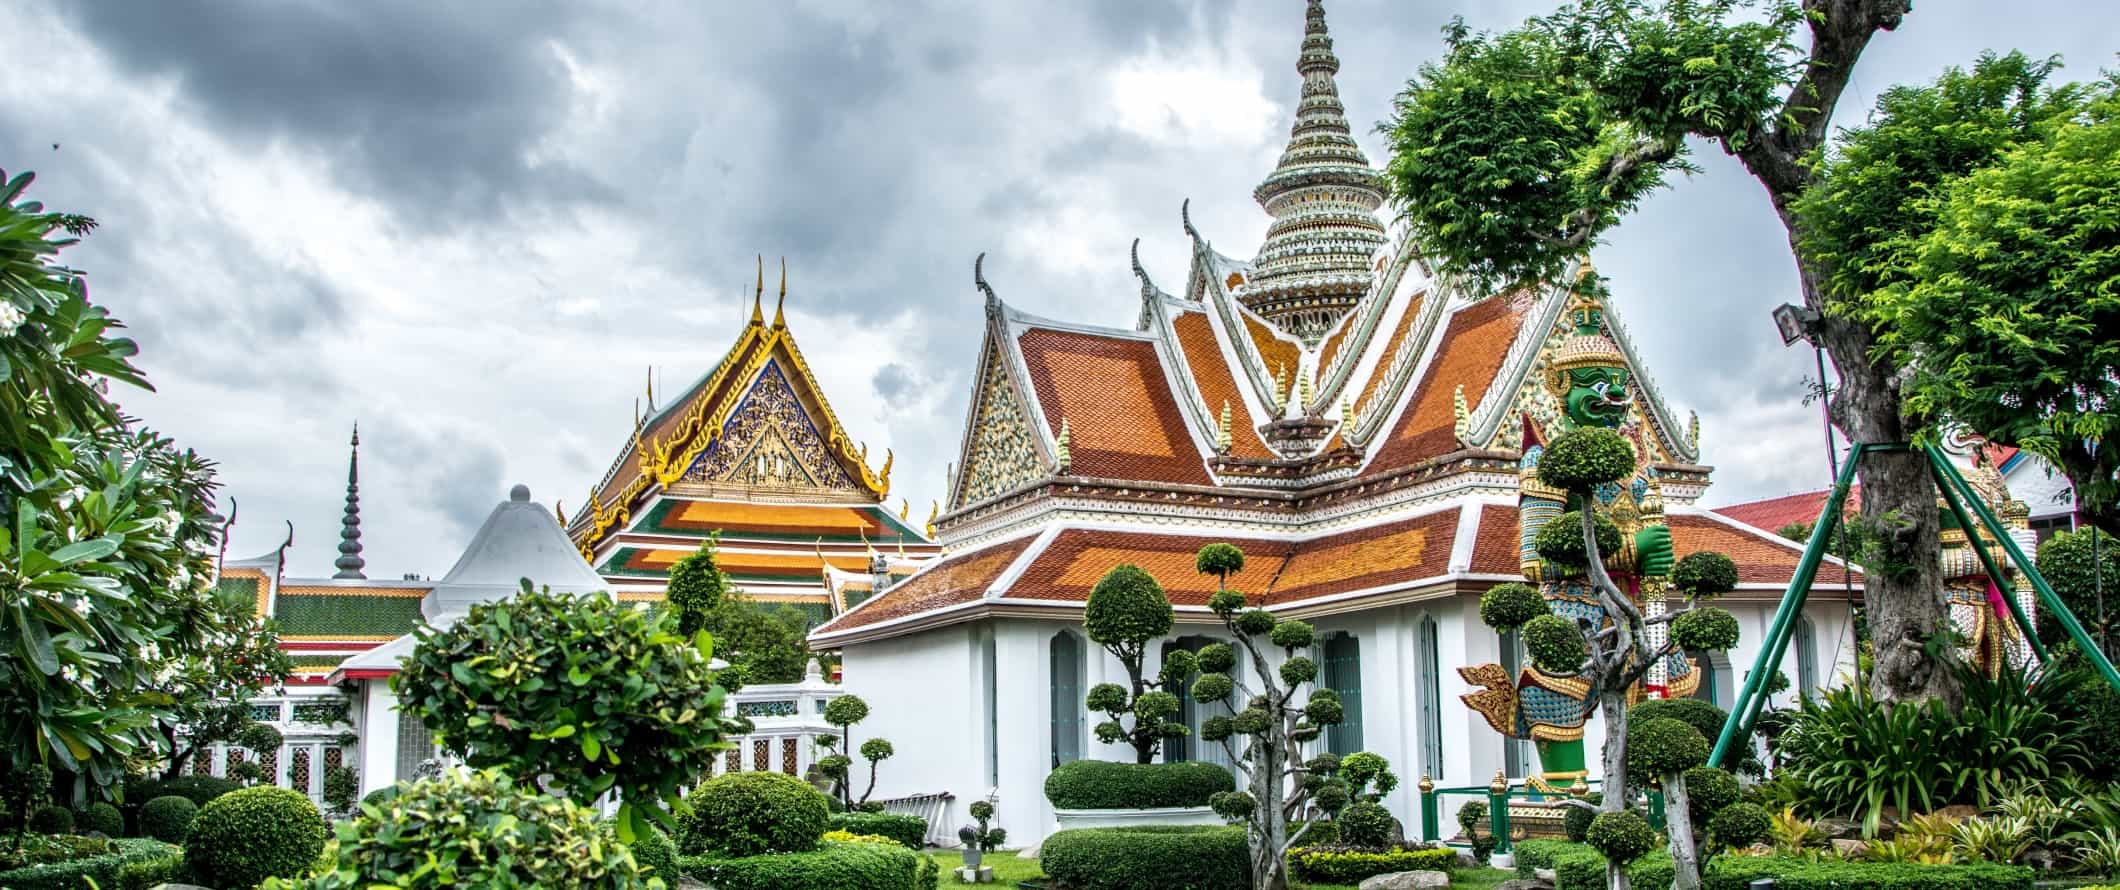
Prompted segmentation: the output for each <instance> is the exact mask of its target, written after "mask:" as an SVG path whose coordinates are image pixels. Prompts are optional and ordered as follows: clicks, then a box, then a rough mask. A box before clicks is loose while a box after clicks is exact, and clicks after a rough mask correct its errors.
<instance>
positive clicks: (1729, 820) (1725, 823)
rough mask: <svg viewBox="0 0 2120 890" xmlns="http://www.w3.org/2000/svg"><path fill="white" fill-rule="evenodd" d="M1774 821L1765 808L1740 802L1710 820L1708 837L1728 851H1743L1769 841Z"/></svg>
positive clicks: (1718, 812)
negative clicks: (1768, 836) (1768, 837)
mask: <svg viewBox="0 0 2120 890" xmlns="http://www.w3.org/2000/svg"><path fill="white" fill-rule="evenodd" d="M1773 830H1774V819H1773V817H1772V816H1769V815H1767V810H1766V808H1765V807H1762V806H1760V805H1759V804H1756V803H1748V802H1745V801H1739V802H1737V803H1733V804H1731V805H1729V806H1726V807H1723V808H1722V809H1721V810H1720V811H1717V812H1716V814H1715V815H1714V817H1712V818H1710V819H1709V820H1708V837H1709V839H1710V840H1712V841H1714V843H1715V845H1716V846H1719V847H1721V848H1723V849H1726V850H1742V849H1744V848H1746V847H1749V846H1752V845H1753V844H1756V843H1759V842H1761V841H1764V840H1766V839H1767V835H1768V834H1769V833H1771V832H1772V831H1773Z"/></svg>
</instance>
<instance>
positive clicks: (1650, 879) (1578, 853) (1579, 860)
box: [1553, 844, 1677, 890]
mask: <svg viewBox="0 0 2120 890" xmlns="http://www.w3.org/2000/svg"><path fill="white" fill-rule="evenodd" d="M1676 873H1677V867H1676V866H1675V865H1673V864H1672V862H1671V854H1670V853H1669V852H1666V851H1664V850H1656V851H1653V852H1651V853H1649V854H1648V855H1646V856H1643V857H1642V858H1640V859H1637V860H1635V861H1634V863H1633V864H1631V865H1629V866H1627V878H1628V880H1630V881H1632V882H1633V885H1634V890H1671V879H1672V878H1673V877H1674V876H1675V875H1676ZM1553 887H1554V890H1605V857H1603V856H1600V855H1598V854H1597V851H1596V850H1593V849H1590V848H1589V847H1587V846H1582V845H1575V844H1570V845H1569V849H1566V850H1562V851H1559V852H1558V853H1556V854H1554V856H1553Z"/></svg>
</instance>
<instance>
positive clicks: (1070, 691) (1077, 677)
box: [1048, 630, 1086, 766]
mask: <svg viewBox="0 0 2120 890" xmlns="http://www.w3.org/2000/svg"><path fill="white" fill-rule="evenodd" d="M1048 649H1049V650H1050V661H1051V674H1050V676H1049V685H1050V686H1051V688H1052V724H1053V765H1054V766H1059V765H1060V764H1063V763H1072V762H1074V761H1077V760H1081V759H1082V725H1083V723H1084V722H1086V717H1085V714H1084V713H1083V711H1084V709H1085V708H1086V705H1084V704H1083V697H1084V695H1085V694H1086V693H1085V692H1084V691H1083V688H1082V640H1081V638H1080V637H1077V636H1075V634H1074V633H1072V632H1070V631H1065V630H1063V631H1061V632H1059V633H1056V634H1053V639H1052V642H1051V643H1049V644H1048Z"/></svg>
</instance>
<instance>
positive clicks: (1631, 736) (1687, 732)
mask: <svg viewBox="0 0 2120 890" xmlns="http://www.w3.org/2000/svg"><path fill="white" fill-rule="evenodd" d="M1707 762H1708V740H1707V739H1705V738H1702V737H1701V734H1700V730H1697V729H1694V728H1693V727H1692V726H1690V725H1688V724H1687V723H1686V721H1684V720H1680V719H1678V718H1676V717H1658V718H1656V719H1654V720H1649V721H1644V722H1643V723H1641V724H1639V725H1636V726H1630V727H1628V730H1627V770H1628V772H1631V773H1634V774H1636V775H1642V776H1669V775H1673V774H1680V773H1684V772H1685V771H1686V770H1689V769H1692V768H1694V767H1697V766H1700V765H1701V764H1704V763H1707Z"/></svg>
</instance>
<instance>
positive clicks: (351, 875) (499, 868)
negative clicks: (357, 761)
mask: <svg viewBox="0 0 2120 890" xmlns="http://www.w3.org/2000/svg"><path fill="white" fill-rule="evenodd" d="M242 793H248V792H242ZM200 817H201V818H202V819H203V818H204V817H205V813H203V812H202V813H201V814H200ZM604 832H605V829H604V828H603V827H602V826H600V825H598V824H597V821H596V814H595V812H594V811H593V810H591V809H589V808H588V807H585V806H582V805H580V804H577V803H575V802H573V801H571V800H567V799H565V798H559V797H553V796H551V795H547V794H540V793H538V792H537V791H536V790H535V789H533V788H530V787H528V786H523V785H517V784H516V783H515V782H514V781H512V780H510V779H509V778H508V776H507V774H505V773H502V772H500V771H499V770H482V771H471V770H462V769H456V770H450V771H448V772H446V773H444V774H442V775H441V776H439V777H436V778H431V779H422V780H420V781H418V782H414V783H412V784H411V785H409V786H407V787H406V788H404V789H403V792H402V793H400V794H398V795H396V796H395V797H392V798H390V799H389V800H387V801H385V802H384V803H382V804H380V805H373V806H364V807H363V808H362V811H361V815H360V816H359V817H357V818H355V819H354V820H352V821H350V822H345V823H341V824H340V826H339V831H338V841H339V843H338V849H337V851H336V856H335V858H334V859H332V860H330V861H329V862H328V863H327V865H326V867H324V868H322V869H319V870H317V872H316V873H315V874H314V875H312V876H310V877H308V878H305V879H301V880H293V881H272V882H268V883H267V884H266V885H265V890H297V888H299V890H368V888H372V887H376V886H384V887H404V888H417V890H440V888H444V887H486V888H493V890H528V888H533V887H554V886H563V887H581V888H594V890H645V888H647V887H649V886H650V885H649V883H648V881H647V879H646V878H644V877H643V876H642V875H641V871H640V864H639V862H638V861H637V860H636V859H635V856H634V853H633V852H632V851H631V850H629V849H628V848H627V846H626V845H624V844H619V843H612V842H611V841H610V840H609V839H608V838H607V837H606V836H605V833H604ZM636 837H637V839H640V840H646V839H648V838H652V837H653V834H652V830H651V831H643V832H641V833H640V834H639V835H637V836H636ZM194 840H196V838H194ZM646 843H650V844H652V843H654V841H653V840H646ZM665 843H667V841H665ZM312 858H314V856H313V855H312ZM243 886H248V885H247V884H246V885H243Z"/></svg>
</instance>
